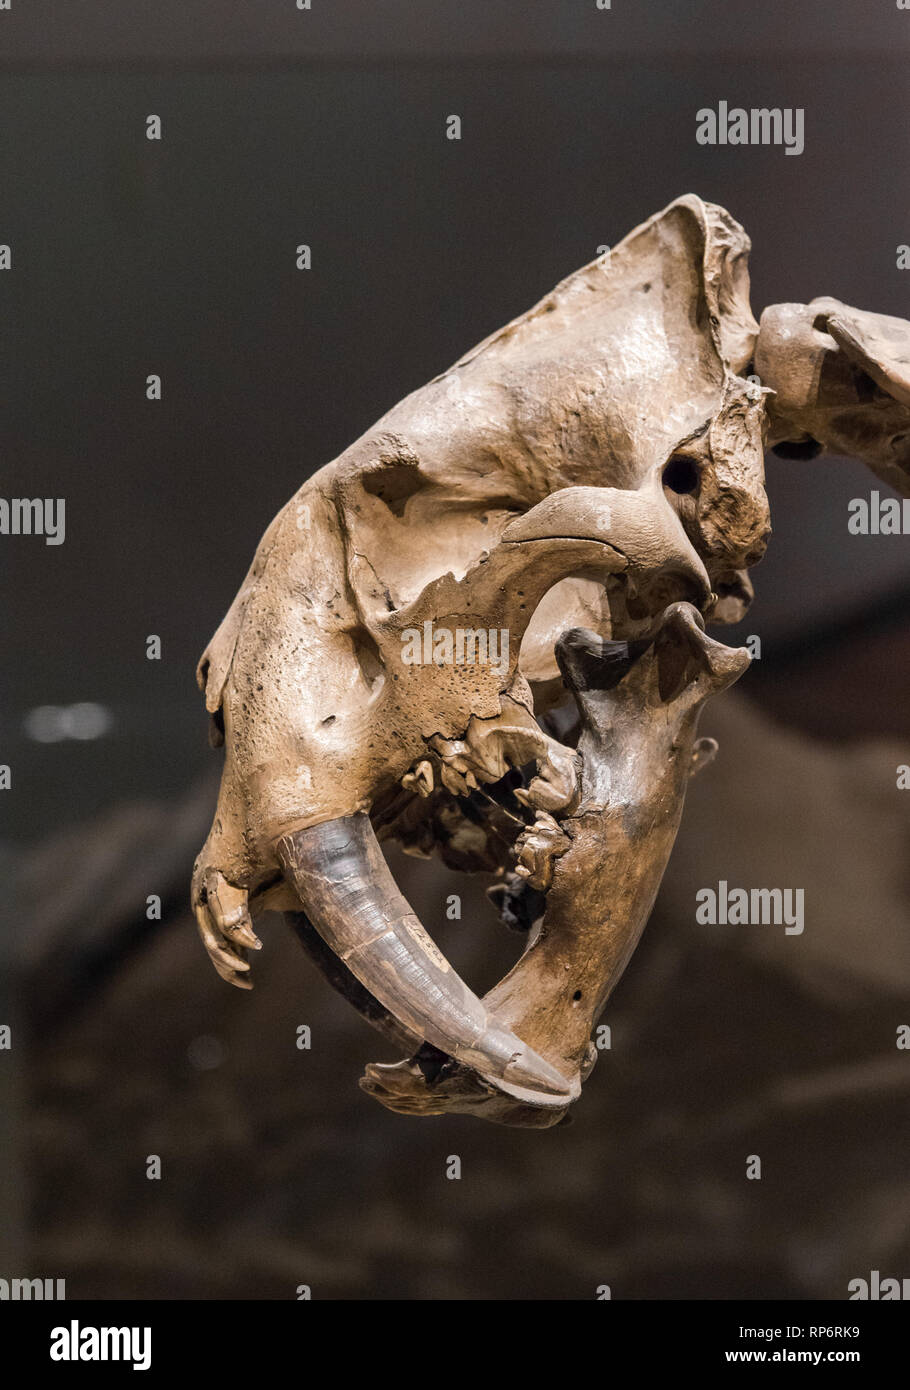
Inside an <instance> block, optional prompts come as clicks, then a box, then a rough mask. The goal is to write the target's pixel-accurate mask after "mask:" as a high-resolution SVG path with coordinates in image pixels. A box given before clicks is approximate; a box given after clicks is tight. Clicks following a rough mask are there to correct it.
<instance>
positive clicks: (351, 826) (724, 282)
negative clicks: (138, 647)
mask: <svg viewBox="0 0 910 1390" xmlns="http://www.w3.org/2000/svg"><path fill="white" fill-rule="evenodd" d="M748 249H749V243H748V239H747V238H746V236H745V233H744V232H743V230H742V228H740V227H739V226H738V224H737V223H736V222H734V221H733V219H732V218H730V217H729V215H728V214H727V213H726V212H724V211H723V210H722V209H721V208H718V207H714V206H711V205H708V204H705V203H702V202H701V201H700V200H699V199H698V198H695V197H692V196H689V197H686V198H682V199H680V200H679V201H677V202H675V203H673V204H671V205H670V206H669V207H668V208H667V209H665V210H664V212H662V213H660V214H658V215H657V216H656V217H654V218H652V219H651V220H650V221H648V222H646V223H645V224H643V225H642V226H641V227H640V228H638V229H637V230H636V231H634V232H633V233H631V235H630V236H629V237H627V238H626V240H625V241H623V242H622V243H621V244H620V245H619V246H617V247H616V248H615V249H614V250H613V252H612V253H610V254H609V255H606V256H604V257H601V258H599V259H598V260H596V261H594V262H592V263H591V264H590V265H588V266H586V267H584V268H583V269H582V270H580V271H578V272H576V273H575V274H574V275H572V276H570V277H569V278H568V279H567V280H565V281H563V282H562V283H561V284H560V285H559V286H557V288H556V289H555V290H554V291H553V292H552V293H551V294H549V295H548V296H547V297H546V298H545V299H543V300H542V301H541V302H540V303H539V304H537V305H536V306H535V307H534V308H533V309H531V310H530V311H529V312H528V313H526V314H524V315H522V316H521V317H520V318H518V319H515V320H514V321H513V322H512V323H510V324H508V325H507V326H506V327H505V328H503V329H502V330H500V331H499V332H498V333H495V334H493V335H492V336H491V337H490V338H488V339H486V340H485V341H484V342H483V343H481V344H480V345H479V346H478V347H477V348H475V349H474V350H473V351H472V352H469V353H468V354H467V355H466V356H465V357H463V358H462V359H461V360H460V361H459V362H457V363H456V364H455V365H454V366H453V367H452V368H451V369H450V370H449V371H447V372H445V373H443V374H442V375H441V376H439V377H437V378H435V379H434V380H433V381H431V382H430V383H429V384H428V385H427V386H425V387H423V388H421V389H420V390H418V391H416V392H414V393H413V394H412V395H410V396H408V397H407V398H406V399H405V400H404V401H402V402H401V403H400V404H399V405H397V406H396V407H395V408H394V409H392V410H391V411H390V412H389V413H388V414H387V415H385V416H384V417H383V418H382V419H381V420H380V421H379V422H378V423H377V424H376V426H375V427H374V428H373V429H372V430H370V431H368V432H367V434H366V435H364V436H363V437H362V438H361V439H359V440H358V441H357V442H356V443H355V444H353V445H352V446H351V447H350V448H349V449H348V450H347V451H346V452H345V453H344V454H342V455H341V456H340V457H339V458H337V459H336V460H334V461H333V462H332V463H330V464H328V465H327V466H326V467H324V468H323V469H321V470H320V471H319V472H318V473H316V474H315V475H314V476H313V477H312V478H311V479H310V480H309V481H308V482H306V483H305V484H304V485H303V487H302V488H301V489H300V491H299V492H298V493H297V494H296V496H295V497H293V498H292V499H291V501H290V502H289V503H288V504H287V506H285V507H284V509H283V510H282V511H281V512H280V513H279V514H278V516H277V517H276V518H275V520H274V521H273V522H272V524H271V526H270V527H269V529H268V531H267V532H266V535H265V536H264V538H263V540H262V542H261V544H260V546H259V549H258V551H257V553H256V557H255V559H254V562H253V565H252V568H251V570H250V572H249V574H248V576H247V579H246V581H245V583H244V585H243V586H242V588H241V590H240V592H239V594H238V595H237V598H236V599H235V601H234V603H233V605H232V607H231V609H230V611H229V612H228V614H227V617H226V618H225V620H224V622H223V623H222V625H221V627H220V628H219V629H218V632H217V633H216V634H215V637H214V638H213V639H212V642H211V643H210V645H209V647H208V649H207V651H206V652H205V654H204V656H203V658H202V660H201V662H200V665H199V672H198V674H199V681H200V685H201V687H202V688H203V689H204V691H205V696H206V704H207V707H208V709H209V711H210V713H211V715H212V719H213V729H214V735H215V741H216V742H223V743H224V746H225V765H224V773H223V778H222V785H221V791H220V795H219V801H218V807H217V811H216V815H215V820H214V824H213V827H212V831H211V833H210V835H209V838H208V840H207V842H206V845H205V847H204V849H203V851H202V853H201V855H200V857H199V859H198V861H197V864H196V869H195V874H194V884H193V894H194V906H195V911H196V917H197V921H198V923H199V928H200V932H201V934H202V937H203V940H204V942H205V945H206V947H207V949H208V951H209V954H210V956H211V958H212V961H213V963H214V965H215V968H216V969H217V970H218V972H219V974H221V975H222V976H223V977H224V978H225V979H227V980H229V981H230V982H231V983H233V984H236V985H238V986H240V987H241V988H247V987H249V981H248V979H247V974H248V971H249V960H248V958H247V952H248V950H249V949H258V947H259V944H260V943H259V941H258V939H257V938H256V936H255V934H254V932H253V928H252V918H253V917H254V916H255V915H256V913H257V912H258V911H260V910H263V909H265V908H279V909H283V910H284V911H286V912H287V913H288V914H290V920H291V921H292V923H293V925H294V926H295V927H296V929H297V932H298V935H299V936H300V938H301V940H302V942H303V944H304V945H305V946H306V948H307V950H308V951H309V952H310V954H311V955H312V956H313V958H314V959H315V960H316V961H317V962H318V964H319V965H320V967H321V968H322V969H323V971H324V973H325V974H326V975H327V977H328V978H329V979H330V981H331V982H332V983H333V984H335V985H336V987H338V988H339V989H341V991H342V992H343V993H345V994H346V996H347V997H348V998H349V999H350V1000H351V1002H353V1003H354V1004H355V1005H356V1006H357V1007H358V1008H359V1009H360V1010H361V1011H362V1012H363V1013H364V1014H365V1015H366V1017H368V1018H369V1019H370V1020H371V1021H372V1022H373V1023H374V1024H375V1025H376V1026H377V1027H378V1028H379V1029H380V1030H381V1031H383V1032H384V1033H385V1034H386V1035H387V1036H388V1037H389V1038H390V1039H392V1040H394V1041H395V1042H396V1043H397V1044H399V1045H401V1046H403V1047H404V1048H406V1050H407V1051H408V1053H409V1055H410V1056H411V1060H410V1061H409V1062H406V1063H402V1064H400V1065H398V1066H396V1067H392V1068H377V1067H373V1068H370V1069H368V1072H367V1075H366V1077H365V1078H364V1081H363V1085H364V1087H365V1089H366V1090H368V1091H369V1092H370V1093H371V1094H373V1095H375V1096H376V1097H377V1098H378V1099H380V1100H382V1101H383V1102H384V1103H385V1104H387V1105H389V1106H391V1107H392V1108H394V1109H399V1110H403V1111H410V1112H413V1113H439V1112H440V1111H441V1110H446V1109H465V1110H470V1111H472V1112H476V1113H479V1114H482V1115H484V1116H485V1117H488V1118H492V1119H495V1120H499V1121H502V1122H506V1123H516V1124H552V1123H555V1122H556V1121H557V1120H558V1119H559V1118H561V1116H562V1115H563V1114H564V1113H565V1110H566V1107H567V1106H568V1105H569V1104H570V1103H571V1102H572V1101H573V1100H574V1099H575V1098H576V1097H577V1095H578V1093H579V1088H580V1084H581V1080H582V1079H583V1077H584V1076H585V1075H586V1074H587V1072H588V1071H589V1070H590V1065H591V1051H590V1046H589V1036H590V1029H591V1026H592V1024H593V1022H594V1020H595V1019H596V1017H597V1015H598V1013H599V1010H600V1009H601V1008H602V1007H603V1004H604V1002H605V999H606V997H607V995H608V993H609V990H610V988H612V985H613V984H614V983H615V980H616V979H617V978H618V975H619V973H621V970H622V968H623V967H624V965H625V963H626V961H627V959H628V957H629V955H630V953H631V951H632V949H633V948H634V944H635V942H636V941H637V939H638V935H639V934H640V931H641V929H642V927H643V926H644V923H645V921H646V919H647V915H648V913H649V911H650V908H651V905H652V903H653V899H654V896H655V894H656V891H657V887H658V885H659V882H660V877H661V874H662V872H663V866H664V864H665V863H666V859H667V857H668V855H669V851H670V848H671V847H672V842H673V838H674V836H675V833H676V825H677V824H678V820H679V815H680V813H681V809H682V800H683V795H684V790H685V782H686V779H687V777H688V775H689V772H690V770H691V768H692V766H693V763H694V764H695V765H697V764H698V763H700V762H701V761H704V759H705V756H706V752H707V745H706V744H705V743H704V742H703V743H701V744H699V743H697V742H696V738H695V728H696V722H697V716H698V712H699V709H700V706H701V704H702V703H703V702H704V699H706V698H707V697H708V695H710V694H711V693H712V692H713V691H714V690H715V689H721V688H723V687H724V686H726V685H728V684H729V683H730V682H731V681H732V680H734V679H736V678H737V676H738V675H739V674H740V673H741V671H742V670H743V669H744V668H745V666H746V665H747V664H748V657H747V656H746V654H745V653H743V652H732V651H731V650H730V649H728V648H725V647H720V646H719V644H717V643H714V642H712V641H711V639H709V638H707V637H706V635H705V634H704V631H703V628H704V621H705V620H708V621H711V622H724V621H731V620H736V619H738V618H739V617H740V616H741V615H742V613H743V612H744V611H745V607H746V605H747V604H748V601H749V598H750V595H751V587H750V584H749V580H748V578H747V575H746V571H747V570H748V568H749V567H750V566H751V565H753V564H754V563H755V562H756V561H757V560H758V559H759V558H760V557H761V555H762V553H763V551H764V548H765V545H766V542H767V538H768V535H769V518H768V506H767V500H766V497H765V493H764V487H763V448H764V440H765V434H766V431H767V429H768V422H769V400H771V399H773V398H772V397H771V395H770V392H769V390H768V389H767V388H768V387H772V386H773V389H775V390H778V391H780V385H779V384H777V385H775V384H774V383H775V382H776V377H775V370H776V363H777V362H778V360H779V358H780V353H779V352H778V349H777V345H776V344H774V343H771V345H770V351H769V353H768V354H766V356H768V357H769V362H768V363H767V364H765V366H764V367H763V368H762V367H760V368H759V372H760V375H761V379H762V381H763V382H764V383H766V384H765V385H763V386H758V385H756V384H755V382H754V381H750V380H748V379H747V368H748V366H749V364H750V362H751V361H752V358H753V354H754V351H755V343H756V335H757V332H758V326H757V325H756V323H755V321H754V319H753V318H752V315H751V312H750V309H749V303H748V273H747V268H746V257H747V253H748ZM763 331H764V330H763ZM759 341H760V342H761V340H759ZM769 342H770V339H769ZM783 371H784V375H785V376H787V377H788V379H789V377H790V376H791V375H792V371H791V369H790V368H789V367H787V366H785V367H784V368H783ZM810 394H811V392H809V391H806V392H804V395H803V397H801V398H800V400H799V401H798V402H797V403H796V404H795V405H794V412H795V413H793V414H788V415H787V416H786V419H784V417H783V416H782V417H781V419H780V420H778V421H777V422H776V426H775V428H776V429H777V430H778V436H777V437H779V438H783V439H787V438H791V437H801V436H802V434H803V432H804V430H805V431H806V432H808V433H811V429H809V427H808V426H806V425H805V423H804V421H803V417H802V416H801V415H800V414H799V412H800V410H802V411H803V413H805V409H806V398H807V397H808V396H809V395H810ZM788 409H789V402H788ZM797 417H799V418H797ZM813 418H814V417H813ZM813 437H814V436H813ZM459 633H461V634H462V635H464V634H469V635H470V641H471V643H472V644H473V651H474V657H475V659H473V660H470V659H464V650H462V658H463V659H461V660H458V659H457V654H458V645H457V634H459ZM440 634H441V635H442V641H441V642H438V641H437V639H438V638H439V636H440ZM487 634H499V635H501V638H502V641H501V646H500V647H499V648H498V657H499V659H498V660H496V661H493V660H489V659H487V660H484V659H483V657H482V639H485V637H486V635H487ZM415 641H416V644H417V646H418V648H421V649H422V651H423V655H424V656H426V655H428V656H429V659H428V660H423V659H420V660H411V661H408V660H405V659H404V653H405V649H406V646H407V645H408V644H411V645H412V646H413V645H414V643H415ZM422 644H423V645H422ZM478 649H480V650H481V656H480V657H479V658H478V656H477V653H478ZM453 654H454V655H453ZM450 656H451V657H452V659H449V658H450ZM567 686H568V688H569V690H571V691H572V692H573V693H574V695H575V698H576V701H577V704H578V706H579V711H580V716H581V727H582V734H581V740H580V743H579V746H578V748H576V747H574V746H573V743H572V740H571V738H569V737H568V736H567V734H566V732H565V730H563V734H562V736H561V737H560V734H559V730H560V728H561V727H563V725H564V723H565V721H564V719H563V718H562V715H561V713H560V711H559V710H558V709H556V706H558V705H559V704H560V703H564V702H565V700H566V698H567V697H566V687H567ZM554 711H555V712H554ZM548 712H549V713H548ZM379 838H390V839H397V840H398V841H400V842H401V843H402V844H404V845H405V847H406V848H408V849H410V850H412V851H414V852H418V853H429V852H432V851H433V850H434V849H435V850H437V851H438V852H439V853H440V854H441V855H442V857H443V858H444V859H445V860H446V862H448V863H449V864H451V865H453V866H454V867H457V868H461V869H472V868H483V869H487V870H491V871H493V872H494V873H496V874H497V876H498V889H499V899H500V902H501V906H503V908H504V909H505V910H506V912H507V913H513V914H515V913H518V914H521V913H524V914H525V916H528V917H530V916H536V917H538V918H539V917H541V916H542V918H543V922H542V927H540V928H539V930H538V933H537V936H536V938H535V939H534V941H533V943H532V944H531V945H530V946H529V948H528V950H527V951H526V953H525V955H524V956H523V957H522V959H521V961H520V962H519V963H518V965H517V966H516V968H515V969H514V970H513V971H512V972H510V974H509V976H507V978H506V980H504V981H503V982H502V983H501V984H500V985H499V986H498V987H497V988H496V989H494V990H493V991H492V992H491V994H490V995H488V996H487V998H486V999H485V1000H480V999H478V997H477V996H476V995H475V994H474V993H473V992H472V991H471V990H470V989H469V987H468V986H467V985H466V984H465V983H464V982H463V981H462V980H461V979H460V978H459V977H458V975H457V974H456V972H455V971H454V969H453V968H452V967H451V965H450V964H449V962H448V961H446V959H445V958H444V957H443V956H442V954H441V953H440V951H439V950H438V948H437V947H436V945H435V943H434V942H433V941H432V939H431V938H430V937H429V936H428V934H427V933H426V931H425V930H424V929H423V927H422V926H421V924H420V922H419V921H418V920H417V918H416V917H415V915H414V914H413V912H412V911H411V909H410V907H409V905H408V903H407V902H406V900H405V899H404V898H403V896H402V895H401V893H400V892H399V890H398V888H397V885H396V884H395V882H394V879H393V877H392V874H391V872H390V870H389V868H388V866H387V864H386V861H385V859H384V857H383V854H382V851H381V849H380V847H379V844H378V839H379ZM535 895H536V896H535ZM529 904H530V905H529ZM544 909H545V910H544Z"/></svg>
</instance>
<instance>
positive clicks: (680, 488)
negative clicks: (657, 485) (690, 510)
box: [663, 454, 701, 497]
mask: <svg viewBox="0 0 910 1390" xmlns="http://www.w3.org/2000/svg"><path fill="white" fill-rule="evenodd" d="M700 481H701V475H700V473H699V468H698V464H697V463H696V462H695V460H694V459H690V458H689V456H688V455H687V454H674V455H673V457H672V458H671V459H670V461H669V463H668V464H667V465H666V467H665V468H664V472H663V484H664V487H667V488H669V489H670V491H671V492H675V493H677V494H678V495H679V496H680V497H684V496H686V495H687V494H688V493H691V492H697V491H698V484H699V482H700Z"/></svg>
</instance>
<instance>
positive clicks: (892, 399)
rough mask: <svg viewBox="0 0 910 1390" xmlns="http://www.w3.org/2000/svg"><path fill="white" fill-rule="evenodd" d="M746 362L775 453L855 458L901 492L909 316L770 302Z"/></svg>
mask: <svg viewBox="0 0 910 1390" xmlns="http://www.w3.org/2000/svg"><path fill="white" fill-rule="evenodd" d="M755 370H756V371H757V372H758V374H759V376H760V377H761V380H762V383H763V385H765V386H767V387H769V388H770V389H771V390H773V391H774V393H775V394H774V395H773V396H771V397H770V398H769V402H768V413H769V418H770V428H769V434H768V444H769V446H770V447H772V448H775V449H778V450H779V452H781V453H782V454H787V453H788V452H790V453H793V454H795V456H796V457H799V456H800V451H801V450H802V451H804V453H805V454H811V453H812V452H814V453H816V454H817V453H820V452H822V450H824V451H826V452H828V453H831V454H843V455H845V456H846V457H848V458H858V459H862V461H863V462H864V463H865V464H867V465H868V466H869V468H871V469H872V471H873V472H874V473H876V474H877V475H878V477H879V478H881V479H882V481H883V482H885V483H887V484H888V485H889V486H890V487H893V488H894V489H895V490H896V491H897V492H899V493H900V494H901V495H902V496H903V497H910V323H908V322H907V320H906V319H898V318H890V317H888V316H887V315H885V314H871V313H868V312H867V311H866V310H863V309H851V308H850V306H849V305H848V304H842V303H841V302H840V300H839V299H831V298H821V299H813V300H812V301H811V303H809V304H772V305H770V306H769V307H768V308H767V309H766V310H765V311H764V313H763V314H762V316H761V326H760V329H759V334H758V341H757V343H756V348H755Z"/></svg>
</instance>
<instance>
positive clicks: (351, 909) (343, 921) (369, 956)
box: [278, 812, 572, 1104]
mask: <svg viewBox="0 0 910 1390" xmlns="http://www.w3.org/2000/svg"><path fill="white" fill-rule="evenodd" d="M278 857H279V860H280V862H281V865H282V868H283V870H284V872H285V873H286V874H287V875H288V877H289V878H290V880H291V881H292V882H293V884H294V886H295V888H296V890H297V892H298V893H299V894H300V898H301V901H302V903H303V905H304V907H305V909H306V913H307V916H308V917H309V919H310V920H311V922H312V923H313V926H314V927H315V928H316V930H317V931H318V932H319V934H320V936H321V937H322V938H323V940H324V941H325V942H326V944H327V945H328V946H329V947H331V949H332V950H333V951H334V952H335V954H336V955H337V956H338V957H339V959H340V960H341V961H343V963H344V964H345V965H346V966H347V968H348V969H349V970H350V971H351V973H352V974H353V975H354V976H355V977H356V979H358V980H359V981H360V983H361V984H362V985H364V986H365V988H366V989H368V990H369V991H370V993H371V994H372V995H374V996H375V998H376V999H377V1000H378V1001H379V1003H380V1004H382V1005H383V1006H384V1007H385V1008H387V1009H388V1010H389V1011H390V1012H391V1013H392V1014H393V1015H394V1017H395V1018H397V1019H398V1020H399V1021H400V1022H401V1023H402V1024H403V1025H404V1027H405V1028H407V1029H409V1030H410V1031H412V1032H414V1033H416V1034H417V1035H418V1036H419V1037H421V1038H424V1039H426V1041H427V1042H429V1043H432V1044H433V1046H434V1047H438V1048H440V1049H441V1050H442V1051H443V1052H446V1053H448V1054H449V1055H450V1056H452V1057H455V1058H456V1059H457V1060H458V1061H460V1062H463V1063H464V1064H465V1065H467V1066H470V1067H473V1068H474V1069H475V1070H476V1071H477V1072H478V1073H479V1074H480V1075H481V1076H482V1077H483V1078H484V1079H485V1080H486V1081H488V1082H490V1083H491V1084H493V1085H494V1086H497V1087H499V1088H500V1089H504V1090H506V1091H507V1092H508V1093H509V1094H519V1093H520V1094H524V1093H525V1092H527V1093H528V1095H529V1096H531V1095H533V1096H534V1097H536V1098H537V1099H538V1100H541V1101H544V1100H545V1098H546V1097H554V1098H557V1099H558V1100H559V1101H560V1103H562V1104H565V1103H566V1102H567V1100H568V1099H569V1098H570V1096H571V1093H572V1087H571V1086H570V1084H569V1083H568V1082H567V1081H565V1079H564V1078H563V1077H562V1076H560V1074H559V1073H558V1072H557V1071H556V1070H555V1069H554V1068H553V1067H552V1066H551V1065H550V1064H549V1063H548V1062H546V1061H544V1059H543V1058H542V1057H539V1056H538V1055H537V1054H536V1053H535V1052H533V1051H532V1050H531V1049H530V1048H529V1047H526V1046H525V1044H524V1043H523V1042H522V1041H521V1039H520V1038H518V1037H516V1036H515V1034H514V1033H511V1032H509V1030H508V1029H506V1028H503V1027H502V1026H500V1025H499V1024H498V1023H497V1021H496V1019H495V1018H493V1017H491V1016H490V1014H489V1013H488V1012H487V1010H486V1009H485V1008H484V1006H483V1004H482V1003H481V1001H480V1000H479V999H478V998H477V996H476V995H475V994H474V993H472V991H471V990H470V989H469V988H468V986H467V985H466V984H465V983H464V981H463V980H462V979H461V978H460V976H459V975H458V974H457V973H456V971H455V970H454V969H453V968H452V966H451V965H450V964H449V962H448V961H447V960H446V958H445V956H444V955H443V954H442V952H441V951H440V950H439V948H438V946H437V945H436V943H435V942H434V941H433V940H432V938H431V937H429V936H428V935H427V933H426V931H425V930H424V928H423V927H422V925H421V923H420V921H419V920H418V918H417V917H416V916H415V914H414V913H413V912H412V910H411V908H410V905H409V904H408V902H407V901H406V899H405V898H404V897H403V896H402V894H401V893H400V892H399V891H398V888H397V885H396V884H395V880H394V878H393V877H392V873H391V871H390V869H389V867H388V865H387V864H386V861H385V858H384V857H383V854H382V851H381V850H380V848H379V845H378V843H377V840H376V836H375V834H374V832H373V828H372V826H371V824H370V819H369V817H368V816H367V815H366V814H364V813H363V812H361V813H359V814H357V815H354V816H346V817H342V818H341V819H338V820H333V821H324V822H322V823H321V824H320V825H314V826H310V827H308V828H307V829H304V830H298V831H294V832H292V833H291V834H289V835H285V836H284V837H283V839H281V840H280V841H279V843H278Z"/></svg>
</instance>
